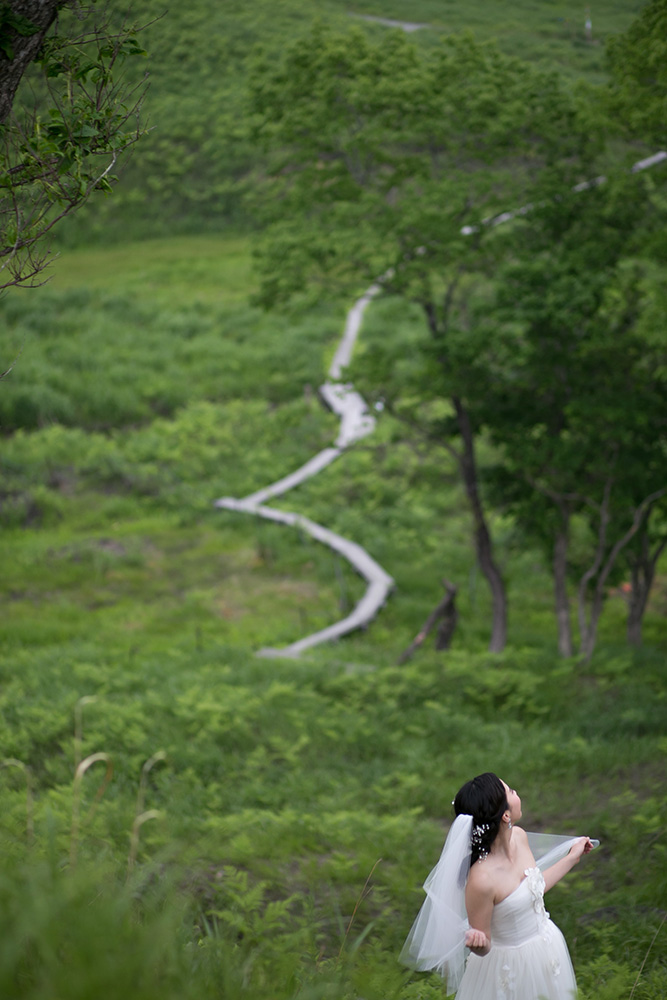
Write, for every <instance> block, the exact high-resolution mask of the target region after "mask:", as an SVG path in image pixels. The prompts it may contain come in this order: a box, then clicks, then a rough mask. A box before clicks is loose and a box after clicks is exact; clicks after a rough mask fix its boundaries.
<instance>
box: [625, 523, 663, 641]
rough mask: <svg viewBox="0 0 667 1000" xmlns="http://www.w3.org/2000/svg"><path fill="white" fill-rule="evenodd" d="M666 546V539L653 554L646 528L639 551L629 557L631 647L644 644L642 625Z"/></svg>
mask: <svg viewBox="0 0 667 1000" xmlns="http://www.w3.org/2000/svg"><path fill="white" fill-rule="evenodd" d="M666 546H667V539H664V540H663V541H661V542H659V544H658V545H657V547H656V550H655V552H654V553H653V554H651V549H650V543H649V534H648V526H646V527H645V529H644V531H643V532H642V537H641V540H640V544H639V551H638V552H637V553H636V554H634V553H633V554H632V555H629V556H628V561H629V562H630V567H631V571H632V590H631V591H630V599H629V601H628V624H627V640H628V643H629V644H630V645H631V646H641V644H642V625H643V623H644V612H645V611H646V605H647V604H648V595H649V594H650V592H651V587H652V586H653V578H654V576H655V567H656V565H657V562H658V559H659V558H660V556H661V555H662V553H663V551H664V549H665V547H666Z"/></svg>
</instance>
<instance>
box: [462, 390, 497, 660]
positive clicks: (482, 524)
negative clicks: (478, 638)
mask: <svg viewBox="0 0 667 1000" xmlns="http://www.w3.org/2000/svg"><path fill="white" fill-rule="evenodd" d="M452 403H453V405H454V409H455V411H456V419H457V423H458V428H459V433H460V435H461V440H462V442H463V449H462V452H461V455H460V458H459V467H460V469H461V475H462V477H463V483H464V486H465V490H466V494H467V497H468V502H469V503H470V509H471V511H472V516H473V524H474V533H475V550H476V553H477V562H478V563H479V568H480V569H481V571H482V573H483V574H484V576H485V577H486V579H487V582H488V584H489V588H490V590H491V603H492V614H493V617H492V624H491V641H490V642H489V650H490V651H491V652H492V653H501V652H502V651H503V649H504V648H505V643H506V642H507V596H506V593H505V583H504V581H503V578H502V575H501V573H500V570H499V569H498V567H497V566H496V563H495V561H494V558H493V542H492V541H491V533H490V532H489V528H488V525H487V523H486V517H485V514H484V508H483V506H482V501H481V499H480V496H479V489H478V485H477V462H476V459H475V442H474V438H473V432H472V427H471V425H470V416H469V414H468V411H467V410H466V408H465V406H464V404H463V403H462V401H461V400H460V399H459V398H458V397H456V396H455V397H453V399H452Z"/></svg>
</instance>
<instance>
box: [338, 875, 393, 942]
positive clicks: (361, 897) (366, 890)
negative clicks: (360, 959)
mask: <svg viewBox="0 0 667 1000" xmlns="http://www.w3.org/2000/svg"><path fill="white" fill-rule="evenodd" d="M381 861H382V858H378V859H377V861H376V862H375V864H374V865H373V867H372V868H371V870H370V871H369V873H368V876H367V877H366V881H365V882H364V887H363V889H362V890H361V892H360V893H359V897H358V898H357V901H356V903H355V904H354V909H353V910H352V916H351V917H350V920H349V922H348V925H347V928H346V929H345V934H344V936H343V941H342V943H341V946H340V951H339V952H338V957H339V958H341V957H342V955H343V951H344V949H345V945H346V944H347V939H348V937H349V936H350V931H351V930H352V924H353V923H354V918H355V917H356V915H357V910H358V909H359V907H360V906H361V904H362V903H363V901H364V900H365V899H366V897H367V896H368V894H369V892H370V889H369V888H368V883H369V882H370V880H371V878H372V877H373V872H374V871H375V869H376V868H377V866H378V865H379V864H380V862H381Z"/></svg>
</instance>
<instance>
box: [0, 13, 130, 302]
mask: <svg viewBox="0 0 667 1000" xmlns="http://www.w3.org/2000/svg"><path fill="white" fill-rule="evenodd" d="M138 31H139V28H138V26H137V25H136V24H130V23H123V24H120V25H116V23H115V20H114V17H113V16H112V14H111V13H110V11H109V9H104V10H103V11H102V12H98V10H97V8H96V6H95V4H94V0H93V3H91V4H90V5H83V4H79V3H78V2H77V0H11V2H8V3H2V4H0V290H2V289H3V288H7V287H9V286H11V285H19V286H21V285H22V286H30V285H32V284H35V283H37V281H38V280H39V275H40V273H41V272H42V270H43V269H44V267H45V266H46V264H47V262H48V256H49V251H48V247H46V245H45V242H44V237H45V236H46V235H47V233H49V231H50V230H51V229H52V228H53V227H54V226H55V225H56V224H57V223H58V222H59V221H60V220H61V219H63V218H64V217H65V216H66V215H69V214H70V213H71V212H73V211H75V210H76V209H77V208H79V207H80V206H81V205H82V204H83V203H84V202H85V201H86V200H87V199H88V198H89V197H90V195H91V194H92V192H93V191H110V190H111V184H112V182H113V181H114V180H115V177H114V176H113V174H112V171H113V170H114V167H115V165H116V163H117V161H118V158H119V156H120V155H121V154H122V153H123V152H125V151H126V150H128V149H129V148H130V147H131V146H132V145H133V144H134V143H135V142H136V141H137V140H138V139H139V138H140V136H141V135H142V134H143V132H144V128H143V126H142V125H141V123H140V120H139V112H140V110H141V105H142V100H143V93H144V87H143V85H141V86H140V87H139V88H133V87H131V86H125V85H124V84H123V82H122V73H121V67H122V64H123V62H124V60H125V59H126V58H127V57H128V56H133V55H140V54H144V53H143V49H142V48H141V47H140V45H139V43H138V41H137V37H136V36H137V32H138ZM34 64H36V65H37V66H38V67H39V73H38V74H37V75H34V74H32V73H30V74H28V73H27V71H28V69H29V68H31V67H32V66H33V65H34ZM28 76H30V77H31V80H30V87H29V86H28V82H27V77H28ZM33 77H34V78H33ZM17 95H18V98H17Z"/></svg>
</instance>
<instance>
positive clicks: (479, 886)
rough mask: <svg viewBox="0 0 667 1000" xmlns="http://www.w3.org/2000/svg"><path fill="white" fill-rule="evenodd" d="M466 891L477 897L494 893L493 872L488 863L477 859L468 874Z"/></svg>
mask: <svg viewBox="0 0 667 1000" xmlns="http://www.w3.org/2000/svg"><path fill="white" fill-rule="evenodd" d="M467 891H468V892H470V893H472V894H473V895H475V896H477V897H483V896H493V895H494V891H495V882H494V878H493V872H492V870H491V868H489V866H488V865H485V864H481V863H480V862H479V861H478V862H477V863H476V864H474V865H473V866H472V868H471V869H470V874H469V875H468V885H467Z"/></svg>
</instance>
